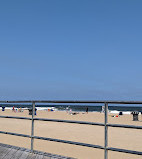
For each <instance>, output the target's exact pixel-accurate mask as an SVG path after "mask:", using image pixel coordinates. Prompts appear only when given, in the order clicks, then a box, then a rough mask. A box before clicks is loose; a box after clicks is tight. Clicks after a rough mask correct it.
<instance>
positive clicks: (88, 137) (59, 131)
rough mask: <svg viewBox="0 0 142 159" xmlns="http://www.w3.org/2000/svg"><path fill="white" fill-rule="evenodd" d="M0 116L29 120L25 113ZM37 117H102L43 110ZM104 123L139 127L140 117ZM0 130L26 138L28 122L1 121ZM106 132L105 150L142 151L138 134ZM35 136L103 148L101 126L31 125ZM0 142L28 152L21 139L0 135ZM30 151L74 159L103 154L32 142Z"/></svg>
mask: <svg viewBox="0 0 142 159" xmlns="http://www.w3.org/2000/svg"><path fill="white" fill-rule="evenodd" d="M0 115H8V116H25V117H31V116H29V115H28V111H27V110H25V111H24V112H22V113H19V112H17V113H14V112H12V111H11V110H6V111H5V112H2V111H0ZM37 117H39V118H50V119H65V120H78V121H91V122H104V114H103V113H95V112H89V113H88V114H82V113H79V114H77V115H69V114H68V113H66V112H61V111H56V112H48V111H44V110H43V111H38V112H37ZM108 121H109V123H117V124H130V125H142V120H141V116H139V121H132V115H123V116H121V117H118V118H113V117H111V115H110V114H109V115H108ZM0 130H1V131H10V132H15V133H23V134H27V135H30V133H31V121H29V120H18V119H3V118H1V119H0ZM108 130H109V140H108V144H109V145H108V146H109V147H117V148H124V149H130V150H136V151H142V130H134V129H126V128H109V129H108ZM35 135H36V136H43V137H50V138H56V139H64V140H71V141H77V142H84V143H89V144H95V145H101V146H103V145H104V127H102V126H92V125H79V124H70V123H57V122H45V121H35ZM0 142H1V143H5V144H10V145H15V146H20V147H26V148H30V139H27V138H24V137H17V136H11V135H5V134H0ZM34 149H35V150H40V151H44V152H49V153H53V154H58V155H64V156H69V157H74V158H78V159H104V150H99V149H94V148H87V147H82V146H75V145H69V144H63V143H57V142H51V141H43V140H35V141H34ZM108 155H109V159H142V156H138V155H131V154H125V153H118V152H111V151H109V153H108Z"/></svg>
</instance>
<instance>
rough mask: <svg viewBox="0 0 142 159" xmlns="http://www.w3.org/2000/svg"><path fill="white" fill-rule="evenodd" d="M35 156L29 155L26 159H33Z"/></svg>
mask: <svg viewBox="0 0 142 159" xmlns="http://www.w3.org/2000/svg"><path fill="white" fill-rule="evenodd" d="M36 155H37V154H34V153H30V154H29V155H28V157H27V158H26V159H35V158H36Z"/></svg>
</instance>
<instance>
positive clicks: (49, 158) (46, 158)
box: [43, 156, 51, 159]
mask: <svg viewBox="0 0 142 159" xmlns="http://www.w3.org/2000/svg"><path fill="white" fill-rule="evenodd" d="M43 159H51V157H48V156H44V157H43Z"/></svg>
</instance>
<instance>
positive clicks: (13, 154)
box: [0, 144, 73, 159]
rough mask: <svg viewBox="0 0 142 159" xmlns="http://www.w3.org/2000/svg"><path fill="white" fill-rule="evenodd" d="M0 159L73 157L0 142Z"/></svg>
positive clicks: (67, 158) (57, 158) (56, 158)
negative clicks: (32, 151) (32, 150)
mask: <svg viewBox="0 0 142 159" xmlns="http://www.w3.org/2000/svg"><path fill="white" fill-rule="evenodd" d="M0 159H73V158H70V157H64V156H60V155H55V154H51V153H45V152H41V151H34V153H31V151H30V150H29V149H26V148H20V147H16V146H11V145H6V144H0Z"/></svg>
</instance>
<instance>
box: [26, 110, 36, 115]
mask: <svg viewBox="0 0 142 159" xmlns="http://www.w3.org/2000/svg"><path fill="white" fill-rule="evenodd" d="M28 110H29V115H32V110H33V109H32V108H29V109H28ZM36 111H37V109H36V108H35V115H36Z"/></svg>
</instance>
